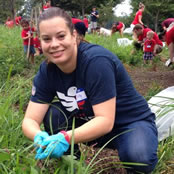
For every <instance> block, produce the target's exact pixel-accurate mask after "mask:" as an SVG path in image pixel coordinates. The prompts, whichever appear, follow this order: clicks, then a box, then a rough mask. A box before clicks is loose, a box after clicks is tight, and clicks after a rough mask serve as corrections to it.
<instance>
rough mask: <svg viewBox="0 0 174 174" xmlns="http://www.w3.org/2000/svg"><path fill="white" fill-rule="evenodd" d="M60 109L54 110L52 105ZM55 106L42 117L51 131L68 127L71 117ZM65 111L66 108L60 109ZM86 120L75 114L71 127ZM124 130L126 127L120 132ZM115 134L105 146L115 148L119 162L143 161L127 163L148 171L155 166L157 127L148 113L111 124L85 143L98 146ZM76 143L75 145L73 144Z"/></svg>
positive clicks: (55, 131)
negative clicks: (104, 133)
mask: <svg viewBox="0 0 174 174" xmlns="http://www.w3.org/2000/svg"><path fill="white" fill-rule="evenodd" d="M57 106H58V107H59V108H60V109H61V111H60V110H58V109H57V108H56V107H57ZM56 107H54V106H50V108H49V110H48V112H47V114H46V115H45V118H44V127H45V130H46V131H47V132H48V133H49V134H51V129H52V133H53V134H55V133H57V132H59V131H60V130H65V129H66V130H69V129H71V128H72V118H73V116H69V117H68V120H66V119H65V117H64V115H63V114H62V110H63V108H61V106H60V105H59V104H58V103H56ZM63 111H64V112H65V114H66V115H67V113H66V111H65V110H63ZM85 122H86V121H84V120H82V119H79V118H76V119H75V123H76V124H75V127H79V126H81V125H82V124H84V123H85ZM125 131H129V132H127V133H124V132H125ZM120 133H122V134H121V135H119V134H120ZM116 135H119V136H118V137H116V138H115V139H113V140H112V141H111V142H110V143H109V144H108V145H107V146H106V147H108V148H111V149H114V150H115V149H117V151H118V154H119V157H120V160H121V161H123V162H132V163H143V164H147V166H138V165H137V166H136V165H129V166H127V167H130V168H131V170H133V172H135V173H136V171H138V172H143V173H150V172H151V171H153V169H154V168H155V166H156V164H157V162H158V158H157V148H158V139H157V128H156V125H155V122H154V120H153V118H152V117H149V118H147V119H146V120H140V121H136V122H133V123H130V124H127V125H122V126H119V125H115V126H114V128H113V129H112V131H111V132H110V133H108V134H106V135H104V136H102V137H100V138H98V139H96V140H94V141H91V142H88V145H91V144H95V143H97V146H98V147H102V146H103V145H104V144H105V143H107V142H108V141H109V140H110V139H111V138H113V137H114V136H116ZM76 147H77V146H76Z"/></svg>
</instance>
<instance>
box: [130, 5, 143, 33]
mask: <svg viewBox="0 0 174 174" xmlns="http://www.w3.org/2000/svg"><path fill="white" fill-rule="evenodd" d="M144 9H145V5H144V4H143V3H141V2H140V3H139V10H138V11H137V12H136V15H135V18H134V20H133V22H132V24H131V26H130V27H131V28H132V30H133V28H134V26H135V25H136V24H141V25H144V23H143V22H142V16H143V12H144Z"/></svg>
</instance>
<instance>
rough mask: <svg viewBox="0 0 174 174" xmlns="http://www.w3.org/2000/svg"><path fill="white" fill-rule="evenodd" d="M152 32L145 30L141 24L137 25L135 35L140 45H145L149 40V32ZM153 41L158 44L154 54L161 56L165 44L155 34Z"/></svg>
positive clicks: (148, 29) (134, 30)
mask: <svg viewBox="0 0 174 174" xmlns="http://www.w3.org/2000/svg"><path fill="white" fill-rule="evenodd" d="M148 31H152V30H151V29H150V28H144V27H143V26H142V25H141V24H136V25H135V27H134V29H133V33H134V35H135V37H136V38H137V40H138V43H140V44H142V45H143V43H144V41H145V39H146V38H147V32H148ZM153 39H154V40H155V42H156V45H155V48H154V53H155V54H159V53H160V52H161V51H162V48H163V43H162V41H161V40H160V39H159V37H158V35H157V34H156V33H155V32H154V36H153Z"/></svg>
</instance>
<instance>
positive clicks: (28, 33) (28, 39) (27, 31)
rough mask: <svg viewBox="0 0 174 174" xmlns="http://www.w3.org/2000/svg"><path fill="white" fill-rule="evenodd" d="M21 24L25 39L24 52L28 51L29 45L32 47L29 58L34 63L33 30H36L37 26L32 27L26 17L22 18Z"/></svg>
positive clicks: (22, 35)
mask: <svg viewBox="0 0 174 174" xmlns="http://www.w3.org/2000/svg"><path fill="white" fill-rule="evenodd" d="M21 26H22V31H21V37H22V39H23V45H24V53H27V51H28V47H30V50H29V57H28V60H29V61H31V63H32V64H34V54H35V49H34V41H33V32H35V28H31V27H30V26H29V22H28V21H27V20H26V19H22V21H21Z"/></svg>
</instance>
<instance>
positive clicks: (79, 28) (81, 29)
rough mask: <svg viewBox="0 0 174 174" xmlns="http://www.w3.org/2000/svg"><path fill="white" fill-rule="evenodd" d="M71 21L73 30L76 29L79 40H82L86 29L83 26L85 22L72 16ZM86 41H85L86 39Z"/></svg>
mask: <svg viewBox="0 0 174 174" xmlns="http://www.w3.org/2000/svg"><path fill="white" fill-rule="evenodd" d="M72 23H73V24H74V28H75V30H76V31H77V33H78V37H79V38H80V39H81V40H84V37H85V34H86V31H87V28H86V26H85V23H84V21H82V20H81V19H77V18H74V17H73V18H72ZM84 41H86V40H84ZM86 42H87V41H86Z"/></svg>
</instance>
